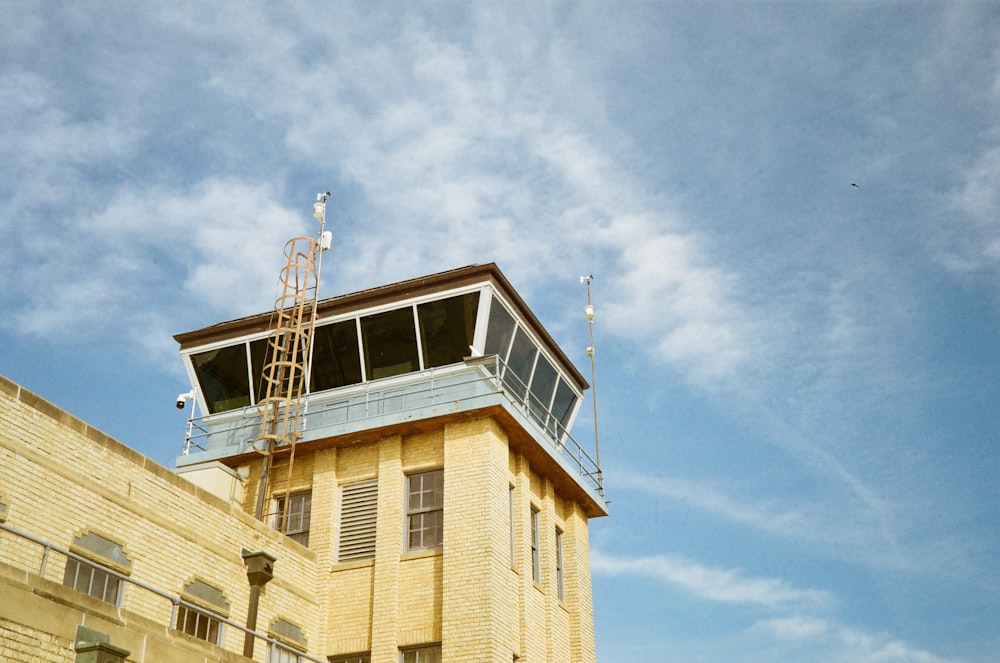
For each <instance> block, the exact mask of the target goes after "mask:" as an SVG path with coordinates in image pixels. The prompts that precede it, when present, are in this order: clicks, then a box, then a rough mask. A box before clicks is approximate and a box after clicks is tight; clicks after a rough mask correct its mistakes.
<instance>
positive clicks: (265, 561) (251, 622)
mask: <svg viewBox="0 0 1000 663" xmlns="http://www.w3.org/2000/svg"><path fill="white" fill-rule="evenodd" d="M242 555H243V563H244V564H246V567H247V579H248V580H249V581H250V605H249V607H248V608H247V629H248V630H249V631H256V630H257V607H258V605H259V604H260V590H261V588H263V587H264V585H266V584H267V583H268V582H269V581H270V580H271V578H273V577H274V562H275V560H276V558H275V557H274V556H273V555H269V554H268V553H266V552H264V551H259V552H250V551H249V550H246V549H244V550H243V553H242ZM255 641H256V638H255V637H254V634H253V633H249V632H248V633H247V634H246V637H245V638H244V640H243V655H244V656H246V657H247V658H253V645H254V642H255Z"/></svg>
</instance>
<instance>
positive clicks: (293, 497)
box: [271, 490, 312, 547]
mask: <svg viewBox="0 0 1000 663" xmlns="http://www.w3.org/2000/svg"><path fill="white" fill-rule="evenodd" d="M286 497H287V498H288V518H287V522H285V523H282V519H283V517H284V515H285V513H284V512H285V508H284V506H285V505H284V501H285V498H286ZM297 501H304V502H305V503H304V504H303V505H302V507H303V508H302V509H301V510H299V511H297V512H295V513H294V516H293V511H292V508H293V505H294V504H295V502H297ZM273 504H274V517H273V519H272V521H271V522H272V524H271V527H273V528H274V529H276V530H278V531H279V532H281V533H282V534H284V535H285V536H287V537H288V538H290V539H292V540H293V541H297V542H298V543H301V544H302V545H304V546H306V547H308V546H309V528H310V525H311V523H312V491H311V490H300V491H295V492H289V493H288V494H287V495H275V496H274V501H273Z"/></svg>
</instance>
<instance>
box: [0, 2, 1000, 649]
mask: <svg viewBox="0 0 1000 663" xmlns="http://www.w3.org/2000/svg"><path fill="white" fill-rule="evenodd" d="M0 18H2V20H3V24H4V27H5V28H6V29H5V30H4V32H5V37H4V39H3V41H2V43H0V231H2V237H3V241H2V242H0V265H2V266H3V269H2V270H0V312H2V315H0V373H2V374H4V375H5V376H7V377H8V378H10V379H12V380H14V381H16V382H18V383H20V384H22V385H24V386H25V387H27V388H29V389H31V390H33V391H35V392H36V393H38V394H40V395H41V396H43V397H44V398H46V399H48V400H50V401H52V402H54V403H55V404H57V405H59V406H60V407H62V408H64V409H66V410H68V411H70V412H72V413H73V414H75V415H77V416H79V417H81V418H83V419H84V420H86V421H88V422H89V423H91V424H92V425H94V426H96V427H98V428H100V429H102V430H104V431H105V432H107V433H108V434H110V435H112V436H114V437H116V438H118V439H120V440H121V441H123V442H125V443H126V444H128V445H130V446H132V447H134V448H136V449H138V450H139V451H141V452H142V453H145V454H146V455H148V456H150V457H152V458H154V459H155V460H158V461H160V462H162V463H164V464H168V465H169V464H171V463H172V459H173V457H174V456H175V455H176V454H177V453H178V452H179V450H180V448H181V442H182V436H183V429H184V415H183V414H182V413H179V412H178V411H177V410H176V409H175V408H174V396H175V395H176V394H177V393H178V392H181V391H186V390H187V389H188V385H187V384H186V381H185V378H184V375H183V371H182V368H181V362H180V360H179V358H178V355H177V347H176V344H175V342H174V341H173V340H172V334H174V333H177V332H182V331H188V330H191V329H195V328H198V327H201V326H204V325H208V324H211V323H214V322H217V321H221V320H225V319H229V318H232V317H236V316H239V315H244V314H249V313H254V312H259V311H265V310H268V309H269V308H270V306H271V305H272V298H273V295H274V290H275V284H276V282H277V275H278V271H279V269H280V267H281V266H282V264H283V263H282V257H281V249H282V246H283V244H284V242H285V240H287V239H288V238H290V237H292V236H295V235H300V234H308V233H311V232H313V230H314V221H313V220H312V218H311V204H312V202H313V200H314V196H315V194H316V192H318V191H325V190H330V191H331V192H332V197H331V203H330V207H329V210H330V211H329V213H328V219H329V223H330V226H329V227H331V228H332V229H333V231H334V233H335V249H334V253H333V254H331V255H330V256H329V257H328V259H327V260H326V262H325V264H324V272H323V276H324V283H323V285H322V294H323V295H324V296H332V295H336V294H341V293H345V292H351V291H355V290H358V289H361V288H365V287H370V286H375V285H380V284H384V283H388V282H391V281H395V280H398V279H403V278H409V277H414V276H419V275H422V274H426V273H430V272H434V271H439V270H443V269H449V268H453V267H458V266H462V265H466V264H471V263H475V262H490V261H495V262H497V263H498V264H499V265H500V267H501V269H503V270H504V272H505V273H506V275H507V276H508V277H509V279H510V280H511V281H512V282H513V284H514V286H515V287H516V288H517V289H518V290H519V291H520V292H521V293H522V295H524V297H525V299H526V300H527V301H528V302H529V304H530V305H531V307H532V308H533V309H534V310H535V312H536V313H537V314H538V316H539V317H540V318H541V319H542V321H543V323H544V324H545V325H546V326H547V327H548V329H549V330H550V331H551V332H552V333H553V335H554V336H555V337H556V338H557V340H559V342H560V343H561V344H562V345H563V347H564V348H565V349H566V350H567V352H568V353H569V354H570V356H571V357H572V358H574V360H575V361H576V362H577V363H578V365H579V366H580V367H581V369H583V370H584V372H585V373H586V372H588V369H589V362H588V360H587V358H586V355H585V353H584V350H585V348H586V345H587V330H586V323H585V321H584V319H583V316H582V306H583V304H584V303H585V301H586V291H585V289H584V288H583V286H581V285H580V282H579V276H580V275H581V274H587V273H593V274H594V282H593V295H594V300H595V305H596V308H597V318H596V321H595V334H596V346H597V375H598V379H597V384H598V392H599V411H600V422H601V459H602V461H603V465H604V472H605V476H606V481H607V491H608V497H609V499H610V500H611V501H612V504H611V507H612V513H613V515H612V516H611V517H610V518H606V519H601V520H598V521H595V522H593V523H592V529H591V543H592V547H593V551H592V567H593V582H594V604H595V620H596V636H597V646H598V653H599V660H600V661H601V662H602V663H625V662H626V661H629V662H631V661H666V660H671V661H686V662H695V663H700V662H706V663H708V662H729V661H743V662H748V663H756V662H761V663H763V662H773V661H801V662H804V663H813V662H816V663H819V662H822V663H831V662H833V663H837V662H844V663H847V662H850V663H857V662H861V663H868V662H870V663H875V662H878V663H902V662H915V663H916V662H919V663H939V662H944V661H961V662H967V663H972V662H979V663H982V662H986V661H994V660H996V655H997V654H996V652H998V651H1000V635H998V633H1000V535H998V530H1000V526H998V523H1000V455H998V451H997V437H998V431H1000V391H998V387H997V385H998V384H1000V361H998V356H1000V278H998V276H1000V5H998V4H993V3H986V2H961V3H932V2H905V3H904V2H895V3H894V2H877V3H876V2H872V3H867V2H838V3H821V2H808V3H806V2H802V3H795V2H781V3H753V2H739V3H722V2H690V3H689V2H650V3H639V2H633V3H611V2H593V3H582V4H576V3H567V2H556V3H535V2H526V3H518V2H512V3H427V4H423V5H417V4H416V3H414V4H412V5H408V6H407V7H403V6H398V5H397V4H396V3H389V4H381V5H380V4H375V5H373V4H372V3H356V4H350V3H326V2H315V3H309V2H288V3H281V4H280V6H279V4H278V3H265V2H221V1H220V2H214V3H202V2H172V3H159V4H155V3H129V2H105V3H100V2H89V3H63V4H61V5H55V4H50V3H40V2H24V1H21V0H10V1H8V2H6V3H4V6H3V8H2V9H0ZM852 183H853V184H856V185H857V186H852ZM589 416H590V415H589V412H587V411H585V412H584V413H583V414H582V415H581V417H580V419H579V420H578V424H577V426H578V428H577V431H576V437H577V438H586V437H587V433H586V431H587V428H588V427H589V426H591V425H592V424H591V421H590V419H589Z"/></svg>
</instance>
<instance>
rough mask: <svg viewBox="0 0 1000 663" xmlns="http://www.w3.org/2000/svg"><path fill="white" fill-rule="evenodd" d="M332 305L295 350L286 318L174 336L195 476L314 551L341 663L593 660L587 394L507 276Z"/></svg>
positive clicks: (464, 274) (326, 631) (596, 473)
mask: <svg viewBox="0 0 1000 663" xmlns="http://www.w3.org/2000/svg"><path fill="white" fill-rule="evenodd" d="M293 303H294V302H292V303H288V304H287V305H284V304H283V305H282V306H279V307H278V308H279V309H280V310H284V311H288V310H290V309H291V307H292V304H293ZM313 306H314V309H312V310H309V311H308V314H309V318H310V319H309V321H308V324H307V325H306V327H305V328H304V331H302V333H301V334H300V336H299V337H295V338H292V340H291V341H290V343H285V345H284V346H283V347H284V350H276V349H275V348H276V345H277V344H278V342H279V341H281V342H285V341H286V340H287V338H291V337H285V336H281V334H280V333H276V329H280V328H281V326H282V325H286V323H287V321H286V322H282V321H281V320H280V319H279V318H280V316H277V317H276V315H275V314H274V313H262V314H259V315H253V316H249V317H245V318H240V319H236V320H229V321H226V322H221V323H219V324H216V325H212V326H210V327H206V328H204V329H199V330H197V331H191V332H187V333H183V334H179V335H177V336H176V337H175V339H176V340H177V341H178V342H179V343H180V352H181V356H182V358H183V361H184V364H185V366H186V369H187V372H188V375H189V376H190V379H191V384H192V386H193V390H192V394H191V396H192V397H193V400H194V401H195V403H196V406H197V409H198V410H199V411H200V414H199V416H197V417H195V416H192V419H191V420H190V422H189V424H188V434H187V438H186V441H185V447H184V452H183V455H182V456H180V457H179V458H178V459H177V471H178V473H180V474H182V475H183V476H186V477H187V478H189V479H191V480H192V481H194V482H195V483H197V484H199V485H202V486H203V487H205V488H206V489H208V490H210V491H212V492H214V493H216V494H218V495H220V496H222V497H224V498H226V499H230V500H232V501H234V502H235V503H236V504H238V505H239V506H241V507H242V510H243V511H245V512H246V513H247V514H253V515H255V516H256V517H257V518H258V519H261V520H264V521H265V523H267V524H268V525H269V526H271V527H274V528H275V529H278V530H279V531H281V532H283V533H284V534H286V535H287V536H288V537H289V538H290V539H292V540H293V541H295V542H297V544H299V545H301V546H304V547H305V548H306V549H308V553H305V551H304V553H305V554H310V555H315V556H316V559H317V560H318V562H319V564H318V568H320V569H321V572H320V573H319V574H318V577H316V578H315V579H314V580H313V585H314V586H315V587H316V599H315V600H316V602H317V606H318V609H319V611H320V614H321V619H320V621H321V623H322V627H321V634H322V639H323V642H322V643H320V644H319V648H318V649H319V650H322V651H323V654H324V655H325V656H328V657H329V660H331V661H334V662H335V663H336V662H339V663H346V662H352V663H357V662H365V661H372V662H376V663H399V662H400V661H402V662H403V663H435V662H437V663H440V662H444V663H466V662H468V661H476V662H477V663H478V662H480V661H488V662H491V663H510V662H511V661H517V660H522V661H531V662H533V663H534V662H535V661H547V662H566V663H588V662H593V661H594V660H595V651H594V628H593V614H592V599H591V581H590V565H589V547H588V521H589V519H590V518H596V517H600V516H605V515H607V513H608V509H607V505H606V503H605V501H604V489H603V485H602V476H601V472H600V468H599V467H598V466H597V464H596V463H595V462H594V461H593V460H592V459H591V456H590V455H589V454H588V452H587V451H586V450H585V448H584V446H583V445H581V444H578V443H577V441H575V440H574V439H573V437H572V436H571V435H570V430H571V429H572V426H573V422H574V419H575V418H576V416H577V413H578V411H579V409H580V406H581V402H582V401H583V394H584V391H585V390H586V389H587V388H588V384H587V381H586V380H585V379H584V377H583V376H582V375H581V374H580V372H579V371H578V370H577V369H576V368H574V366H573V364H572V363H571V362H570V361H569V359H568V358H567V356H566V355H565V354H564V353H563V351H562V350H561V349H560V348H559V347H558V346H557V345H556V343H555V342H554V341H553V339H552V337H551V336H550V335H549V334H548V333H547V332H546V331H545V329H544V328H543V327H542V325H541V323H540V322H539V321H538V319H537V318H536V317H535V315H534V314H532V312H531V311H530V309H529V308H528V306H527V305H526V304H525V302H524V301H523V300H522V298H521V297H520V296H519V295H518V294H517V292H516V291H515V290H514V289H513V288H512V287H511V285H510V283H509V282H508V281H507V279H506V278H505V277H504V275H503V274H502V273H501V271H500V269H499V268H498V267H497V266H496V265H495V264H486V265H472V266H468V267H463V268H460V269H455V270H451V271H447V272H442V273H438V274H432V275H428V276H424V277H421V278H416V279H411V280H407V281H402V282H399V283H394V284H390V285H385V286H381V287H377V288H373V289H370V290H365V291H362V292H357V293H353V294H347V295H343V296H338V297H333V298H330V299H324V300H319V301H317V302H315V303H314V304H313ZM276 339H277V340H276ZM282 370H284V371H285V373H281V371H282ZM296 371H300V373H297V372H296ZM279 374H280V375H279ZM288 376H291V378H294V379H289V377H288ZM296 376H297V377H296ZM296 380H297V381H296ZM276 385H277V386H276ZM276 389H277V390H278V391H282V392H283V394H284V395H283V396H281V397H279V398H278V399H277V400H275V391H276ZM179 404H180V401H179ZM193 414H194V408H192V415H193ZM277 420H283V421H291V422H292V428H291V432H290V433H288V434H284V435H273V434H268V433H267V431H268V430H274V425H273V424H274V422H275V421H277ZM269 422H271V423H270V424H269ZM269 426H270V428H269Z"/></svg>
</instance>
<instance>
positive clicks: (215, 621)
mask: <svg viewBox="0 0 1000 663" xmlns="http://www.w3.org/2000/svg"><path fill="white" fill-rule="evenodd" d="M182 615H183V624H182V623H181V619H182ZM191 615H194V625H193V627H192V630H193V632H192V631H191V630H188V620H189V619H190V617H191ZM219 617H220V616H219V615H218V614H216V613H214V612H212V611H211V610H208V609H206V608H200V607H198V606H194V605H185V604H181V605H178V606H177V614H176V615H175V617H174V626H173V629H174V630H175V631H179V632H181V633H186V634H187V635H189V636H191V637H192V638H197V639H198V640H204V641H205V642H207V643H209V644H212V645H215V646H216V647H221V646H222V630H223V627H224V624H223V623H222V620H221V619H220V618H219ZM202 619H204V620H205V630H204V633H205V635H204V636H202V635H200V634H199V631H200V630H201V629H200V626H201V623H202V622H201V620H202ZM213 628H214V636H215V637H214V638H211V637H209V636H211V635H213Z"/></svg>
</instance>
